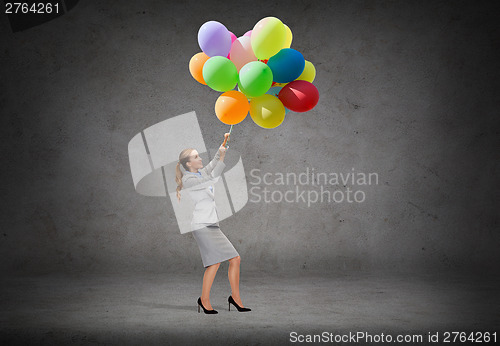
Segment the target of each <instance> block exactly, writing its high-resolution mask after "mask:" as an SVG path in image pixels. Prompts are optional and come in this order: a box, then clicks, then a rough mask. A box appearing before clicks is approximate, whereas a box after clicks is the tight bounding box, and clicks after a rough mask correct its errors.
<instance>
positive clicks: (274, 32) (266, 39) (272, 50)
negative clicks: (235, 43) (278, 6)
mask: <svg viewBox="0 0 500 346" xmlns="http://www.w3.org/2000/svg"><path fill="white" fill-rule="evenodd" d="M285 38H286V29H285V26H284V25H283V22H282V21H281V20H279V19H278V18H276V17H266V18H263V19H261V20H259V21H258V22H257V24H255V26H254V27H253V30H252V35H251V36H250V39H251V45H252V50H253V52H254V54H255V56H256V57H257V59H260V60H264V59H269V58H270V57H272V56H273V55H275V54H276V53H278V52H279V51H280V50H281V48H282V47H283V44H284V43H285Z"/></svg>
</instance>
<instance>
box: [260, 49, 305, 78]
mask: <svg viewBox="0 0 500 346" xmlns="http://www.w3.org/2000/svg"><path fill="white" fill-rule="evenodd" d="M267 66H269V68H270V69H271V71H273V81H274V82H276V83H289V82H292V81H294V80H296V79H297V78H298V77H299V76H300V75H301V74H302V72H303V71H304V67H305V66H306V61H305V59H304V56H303V55H302V53H300V52H299V51H296V50H295V49H292V48H283V49H282V50H280V51H279V52H278V53H277V54H275V55H273V56H272V57H271V58H270V59H269V61H268V62H267Z"/></svg>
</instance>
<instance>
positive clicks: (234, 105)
mask: <svg viewBox="0 0 500 346" xmlns="http://www.w3.org/2000/svg"><path fill="white" fill-rule="evenodd" d="M249 110H250V104H249V103H248V100H247V97H246V96H245V94H243V93H242V92H240V91H236V90H229V91H226V92H225V93H223V94H222V95H220V96H219V98H218V99H217V101H216V102H215V114H216V115H217V118H219V120H220V121H222V122H223V123H224V124H226V125H235V124H238V123H240V122H242V121H243V119H245V117H246V116H247V114H248V111H249Z"/></svg>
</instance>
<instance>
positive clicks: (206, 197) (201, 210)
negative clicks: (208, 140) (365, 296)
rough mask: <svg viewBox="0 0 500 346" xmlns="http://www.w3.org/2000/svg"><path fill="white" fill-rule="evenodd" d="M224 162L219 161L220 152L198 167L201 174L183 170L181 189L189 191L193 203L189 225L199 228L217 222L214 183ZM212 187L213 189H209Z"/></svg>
mask: <svg viewBox="0 0 500 346" xmlns="http://www.w3.org/2000/svg"><path fill="white" fill-rule="evenodd" d="M225 167H226V164H225V163H224V162H222V161H220V152H219V151H218V150H217V154H216V155H215V157H214V158H213V160H212V161H210V163H209V164H208V165H206V166H205V167H203V168H201V169H199V170H198V171H199V172H200V173H201V176H199V175H198V174H193V173H190V172H185V173H184V175H183V177H182V191H186V192H188V193H189V196H190V197H191V199H192V200H193V202H194V203H195V207H194V210H193V218H192V220H191V226H192V227H193V230H194V229H199V228H201V227H204V226H206V225H211V224H214V223H218V222H219V217H218V216H217V209H216V206H215V187H214V185H215V183H216V182H217V181H218V180H219V178H220V175H221V174H222V171H223V170H224V168H225ZM210 187H212V189H213V191H212V190H211V189H210Z"/></svg>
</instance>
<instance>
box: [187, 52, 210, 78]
mask: <svg viewBox="0 0 500 346" xmlns="http://www.w3.org/2000/svg"><path fill="white" fill-rule="evenodd" d="M208 59H210V57H209V56H208V55H206V54H205V53H203V52H200V53H197V54H195V55H193V57H192V58H191V60H190V61H189V72H190V73H191V76H193V78H194V79H196V80H197V81H198V82H200V83H201V84H203V85H207V83H206V82H205V79H203V65H205V61H207V60H208Z"/></svg>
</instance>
